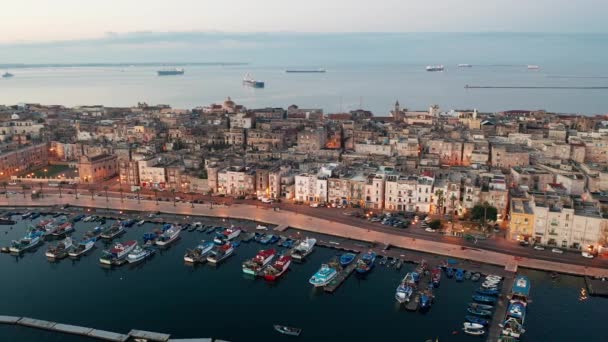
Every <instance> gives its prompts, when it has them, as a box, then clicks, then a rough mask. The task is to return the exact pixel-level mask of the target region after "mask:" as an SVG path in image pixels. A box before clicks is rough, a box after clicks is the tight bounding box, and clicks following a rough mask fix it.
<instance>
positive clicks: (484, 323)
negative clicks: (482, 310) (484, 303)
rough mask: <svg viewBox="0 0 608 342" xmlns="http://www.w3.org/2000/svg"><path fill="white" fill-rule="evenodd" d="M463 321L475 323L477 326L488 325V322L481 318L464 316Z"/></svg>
mask: <svg viewBox="0 0 608 342" xmlns="http://www.w3.org/2000/svg"><path fill="white" fill-rule="evenodd" d="M464 319H465V320H466V321H467V322H471V323H477V324H481V325H488V320H486V319H483V318H481V317H477V316H471V315H467V316H464Z"/></svg>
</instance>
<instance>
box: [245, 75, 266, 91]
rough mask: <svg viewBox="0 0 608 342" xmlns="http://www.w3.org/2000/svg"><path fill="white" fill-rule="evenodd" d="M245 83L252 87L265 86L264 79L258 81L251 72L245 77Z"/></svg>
mask: <svg viewBox="0 0 608 342" xmlns="http://www.w3.org/2000/svg"><path fill="white" fill-rule="evenodd" d="M243 85H246V86H250V87H252V88H264V86H265V84H264V81H258V80H254V79H253V78H251V76H250V75H249V74H247V75H245V77H243Z"/></svg>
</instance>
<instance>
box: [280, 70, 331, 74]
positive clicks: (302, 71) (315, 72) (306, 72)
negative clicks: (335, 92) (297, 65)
mask: <svg viewBox="0 0 608 342" xmlns="http://www.w3.org/2000/svg"><path fill="white" fill-rule="evenodd" d="M285 72H286V73H294V74H295V73H301V74H322V73H325V72H327V70H325V69H287V70H285Z"/></svg>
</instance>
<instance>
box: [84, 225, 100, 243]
mask: <svg viewBox="0 0 608 342" xmlns="http://www.w3.org/2000/svg"><path fill="white" fill-rule="evenodd" d="M103 231H104V228H103V226H97V227H95V228H93V229H92V230H89V231H88V232H86V233H84V237H85V238H86V239H92V238H95V240H97V239H98V238H99V237H100V236H101V233H103Z"/></svg>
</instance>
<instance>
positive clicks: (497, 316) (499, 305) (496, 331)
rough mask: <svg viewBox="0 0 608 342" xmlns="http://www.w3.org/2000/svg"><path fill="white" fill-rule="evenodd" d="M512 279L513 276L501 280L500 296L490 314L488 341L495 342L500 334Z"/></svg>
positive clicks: (513, 279)
mask: <svg viewBox="0 0 608 342" xmlns="http://www.w3.org/2000/svg"><path fill="white" fill-rule="evenodd" d="M514 281H515V278H514V277H513V276H510V277H507V278H504V280H503V281H502V288H501V290H500V296H499V297H498V300H497V301H496V305H495V307H494V314H493V315H492V321H491V322H490V326H488V335H487V336H488V340H487V341H488V342H496V341H498V340H499V338H500V335H501V333H502V328H501V327H500V324H502V321H503V318H504V317H505V315H506V314H507V308H508V307H509V298H508V296H507V294H508V293H509V291H510V290H511V288H512V287H513V282H514Z"/></svg>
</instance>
